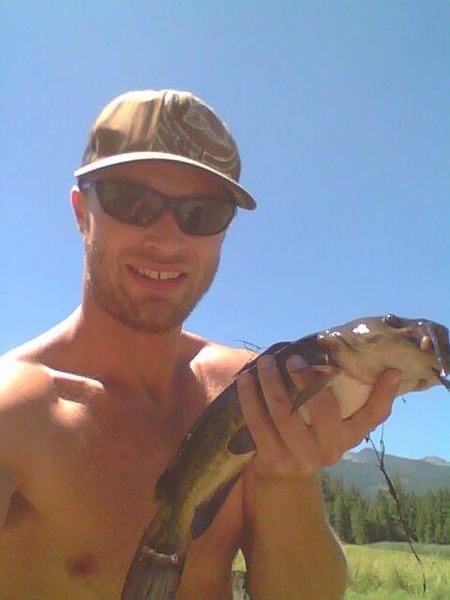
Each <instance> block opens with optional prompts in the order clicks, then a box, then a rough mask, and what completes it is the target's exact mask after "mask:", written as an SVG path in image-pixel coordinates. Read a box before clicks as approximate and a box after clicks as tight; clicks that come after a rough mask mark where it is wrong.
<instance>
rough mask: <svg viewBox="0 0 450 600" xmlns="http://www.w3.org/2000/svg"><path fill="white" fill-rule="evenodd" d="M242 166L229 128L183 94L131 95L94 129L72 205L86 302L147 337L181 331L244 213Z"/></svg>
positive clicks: (248, 204) (247, 203)
mask: <svg viewBox="0 0 450 600" xmlns="http://www.w3.org/2000/svg"><path fill="white" fill-rule="evenodd" d="M239 170H240V159H239V155H238V150H237V147H236V144H235V143H234V141H233V138H232V137H231V134H230V133H229V131H228V129H227V127H226V126H225V125H224V124H223V123H222V122H221V121H220V119H219V118H218V117H217V115H216V114H215V113H214V112H213V111H212V109H210V108H209V107H208V106H207V105H206V104H204V103H203V102H202V101H201V100H199V99H198V98H195V97H194V96H192V95H191V94H188V93H185V92H174V91H161V92H152V91H147V92H131V93H129V94H124V95H122V96H120V97H119V98H117V99H116V100H113V101H112V102H111V103H110V104H108V106H107V107H106V108H105V109H104V110H103V111H102V112H101V113H100V115H99V117H98V118H97V119H96V121H95V122H94V125H93V127H92V129H91V132H90V136H89V139H88V144H87V147H86V150H85V152H84V155H83V161H82V166H81V167H80V168H79V169H78V170H77V171H75V175H76V177H78V179H79V182H80V188H81V193H79V192H78V191H77V190H75V191H74V193H73V196H72V199H73V205H74V209H75V212H76V215H77V220H78V223H79V227H80V229H81V231H82V233H83V235H84V239H85V248H86V282H85V284H86V285H85V295H86V294H87V298H88V299H91V300H94V302H95V303H96V304H97V305H99V306H100V307H101V308H102V309H103V310H105V311H106V312H107V313H108V314H109V315H110V316H112V317H113V318H115V319H116V320H119V321H120V322H122V323H124V324H125V325H127V326H130V327H133V328H134V329H137V330H140V331H148V332H164V331H167V330H170V329H173V328H176V327H179V326H180V325H181V323H182V322H183V321H184V319H185V318H186V317H187V316H188V314H189V313H190V312H191V310H192V309H193V308H194V306H195V305H196V303H197V302H198V301H199V299H200V298H201V296H202V295H203V294H204V293H205V292H206V291H207V289H208V288H209V285H210V284H211V282H212V280H213V277H214V274H215V271H216V269H217V265H218V262H219V256H220V247H221V244H222V241H223V237H224V230H225V229H226V227H227V225H228V223H229V222H230V221H231V219H232V217H233V215H234V212H235V207H236V205H239V206H241V207H243V208H247V209H251V208H254V207H255V202H254V200H253V198H252V197H251V196H250V195H249V194H248V193H247V192H246V191H245V190H244V189H243V188H242V187H241V186H239V184H238V183H237V180H238V177H239Z"/></svg>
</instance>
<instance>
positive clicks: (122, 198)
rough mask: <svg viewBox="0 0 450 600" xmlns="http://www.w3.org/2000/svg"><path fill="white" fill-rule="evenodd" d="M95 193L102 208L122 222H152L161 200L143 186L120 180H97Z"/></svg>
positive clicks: (161, 207)
mask: <svg viewBox="0 0 450 600" xmlns="http://www.w3.org/2000/svg"><path fill="white" fill-rule="evenodd" d="M97 195H98V197H99V200H100V204H101V206H102V208H103V210H104V211H105V212H106V213H107V214H109V215H110V216H112V217H114V218H115V219H119V220H120V221H122V222H123V223H130V224H132V225H139V226H144V227H145V226H146V225H150V224H151V223H154V222H155V221H156V220H157V219H158V217H159V216H160V214H161V212H162V209H163V201H162V199H161V198H159V197H153V196H152V195H151V194H149V190H148V189H147V188H145V187H143V186H140V185H135V184H131V183H127V182H121V181H99V182H97Z"/></svg>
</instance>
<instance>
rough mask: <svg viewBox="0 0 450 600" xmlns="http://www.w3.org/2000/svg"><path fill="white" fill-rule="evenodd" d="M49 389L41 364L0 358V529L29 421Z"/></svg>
mask: <svg viewBox="0 0 450 600" xmlns="http://www.w3.org/2000/svg"><path fill="white" fill-rule="evenodd" d="M51 392H53V384H52V379H51V377H50V375H49V373H48V372H47V371H46V369H45V368H43V367H40V366H38V365H33V364H30V363H25V362H18V361H11V360H8V359H1V360H0V530H1V529H2V528H3V525H4V523H5V519H6V516H7V514H8V508H9V505H10V501H11V497H12V495H13V493H14V491H15V490H16V489H17V488H18V485H19V484H18V481H19V479H20V474H21V472H22V471H23V467H24V465H26V463H27V461H28V454H29V448H30V444H32V439H31V437H32V435H33V432H34V431H35V430H36V427H34V426H33V425H36V417H37V415H38V414H39V412H41V413H42V410H43V409H44V410H46V409H47V407H48V399H49V396H50V393H51ZM53 395H54V392H53ZM27 442H28V443H27Z"/></svg>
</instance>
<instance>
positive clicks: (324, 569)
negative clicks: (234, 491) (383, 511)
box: [238, 357, 399, 600]
mask: <svg viewBox="0 0 450 600" xmlns="http://www.w3.org/2000/svg"><path fill="white" fill-rule="evenodd" d="M257 364H258V375H259V380H260V383H261V389H262V392H263V394H264V397H265V401H266V406H267V408H266V407H265V406H263V405H262V403H261V402H260V400H259V398H258V391H257V389H256V386H255V384H254V381H253V380H252V378H251V377H249V376H248V374H246V373H244V374H242V375H240V376H239V378H238V390H239V398H240V402H241V406H242V411H243V414H244V417H245V420H246V423H247V426H248V427H249V429H250V431H251V433H252V436H253V439H254V440H255V443H256V446H257V452H256V455H255V459H254V460H253V462H252V464H251V465H249V467H248V468H247V469H246V472H245V475H244V509H245V513H246V514H245V519H246V523H245V532H244V541H243V550H244V554H245V556H246V560H247V566H248V571H249V587H250V592H251V594H252V598H253V599H254V600H274V599H281V598H282V599H283V600H298V599H299V598H302V599H303V600H340V599H342V598H343V596H344V593H345V587H346V564H345V559H344V556H343V552H342V550H341V547H340V545H339V543H338V542H337V540H336V538H335V536H334V534H333V532H332V530H331V528H330V527H329V525H328V522H327V518H326V515H325V512H324V507H323V503H322V498H321V493H320V481H319V474H320V470H321V468H322V467H324V466H326V465H329V464H332V463H335V462H337V461H338V460H339V459H340V457H341V456H342V454H343V453H344V452H345V450H347V449H349V448H351V447H353V446H355V445H357V444H358V443H359V442H360V441H361V440H362V439H364V437H365V436H366V435H367V434H368V433H369V432H370V431H371V430H372V429H374V428H375V427H376V426H377V425H378V424H379V423H380V422H382V421H384V420H385V419H386V418H387V416H388V415H389V413H390V410H391V406H392V402H393V400H394V397H395V393H396V390H397V388H398V380H399V378H398V375H399V374H398V372H396V371H395V370H389V371H386V372H385V373H384V374H383V375H382V376H381V377H380V379H379V380H378V382H377V384H376V385H375V386H374V390H373V392H372V395H371V397H370V399H369V400H368V402H367V404H366V406H365V407H364V408H363V409H361V410H360V411H359V412H358V413H356V414H355V415H354V416H352V417H351V418H350V419H346V420H345V421H342V419H341V415H340V411H339V406H338V404H337V401H336V399H335V398H334V396H333V395H332V394H331V393H330V392H329V391H328V390H325V391H323V392H321V393H320V394H318V395H317V396H316V397H314V398H313V399H312V400H311V401H310V402H309V403H308V409H309V412H310V415H311V426H307V425H305V423H304V421H303V420H302V418H301V417H300V416H299V415H298V414H297V413H291V400H290V397H289V394H288V393H287V391H286V389H285V386H284V384H283V382H282V379H281V377H280V375H279V372H278V369H277V367H276V365H275V362H274V360H273V359H272V358H271V357H268V358H267V359H265V361H261V360H259V361H258V363H257ZM290 371H291V375H292V377H293V379H294V381H295V383H296V384H297V385H298V387H299V388H300V389H301V388H302V387H303V385H304V383H305V380H306V379H308V378H309V377H311V376H314V375H313V374H312V373H308V372H307V371H306V365H303V366H300V367H299V366H297V367H294V366H293V365H292V364H291V368H290Z"/></svg>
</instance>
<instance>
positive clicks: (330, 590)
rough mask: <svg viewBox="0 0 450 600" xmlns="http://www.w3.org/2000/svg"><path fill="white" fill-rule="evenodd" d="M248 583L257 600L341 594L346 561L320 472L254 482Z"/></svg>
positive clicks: (324, 598) (330, 599)
mask: <svg viewBox="0 0 450 600" xmlns="http://www.w3.org/2000/svg"><path fill="white" fill-rule="evenodd" d="M254 494H255V495H254V503H255V504H254V517H253V519H252V523H251V529H252V535H251V539H252V547H251V549H250V557H249V558H250V564H249V584H250V586H249V587H250V591H251V594H252V598H253V599H254V600H299V599H304V600H339V599H341V598H343V596H344V592H345V586H346V575H347V570H346V562H345V557H344V554H343V552H342V549H341V546H340V544H339V542H338V541H337V540H336V538H335V536H334V534H333V532H332V530H331V528H330V526H329V525H328V522H327V519H326V517H325V514H324V509H323V503H322V498H321V493H320V480H319V477H312V478H308V479H303V480H299V479H291V480H290V481H279V480H278V481H276V480H264V479H256V480H255V482H254Z"/></svg>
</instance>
